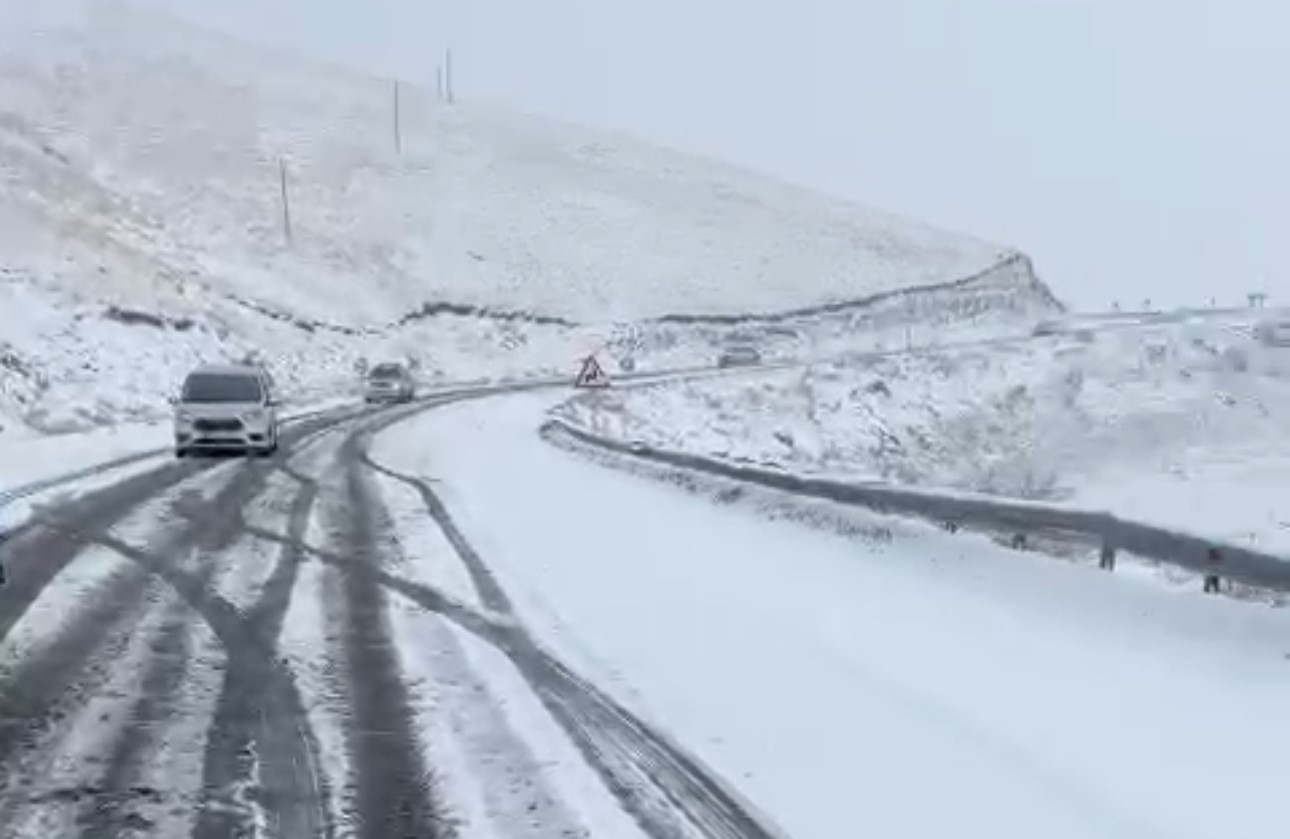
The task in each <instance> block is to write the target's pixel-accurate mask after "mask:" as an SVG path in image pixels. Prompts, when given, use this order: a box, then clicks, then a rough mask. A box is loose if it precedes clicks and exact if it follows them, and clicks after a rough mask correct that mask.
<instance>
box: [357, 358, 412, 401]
mask: <svg viewBox="0 0 1290 839" xmlns="http://www.w3.org/2000/svg"><path fill="white" fill-rule="evenodd" d="M416 395H417V387H416V382H414V381H413V379H412V374H411V373H410V372H408V369H407V368H406V367H404V366H403V365H402V364H378V365H376V366H375V367H373V368H372V369H371V371H370V372H369V373H368V374H367V383H366V385H365V386H364V388H363V401H364V402H366V403H368V404H369V405H371V404H375V403H379V402H411V401H412V400H413V399H415V398H416Z"/></svg>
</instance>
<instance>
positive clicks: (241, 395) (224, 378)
mask: <svg viewBox="0 0 1290 839" xmlns="http://www.w3.org/2000/svg"><path fill="white" fill-rule="evenodd" d="M263 395H264V391H263V389H262V388H261V387H260V381H259V379H257V378H255V377H254V376H247V375H239V374H236V373H194V374H193V375H191V376H189V377H188V381H187V382H185V383H184V401H185V402H259V401H260V400H261V398H262V397H263Z"/></svg>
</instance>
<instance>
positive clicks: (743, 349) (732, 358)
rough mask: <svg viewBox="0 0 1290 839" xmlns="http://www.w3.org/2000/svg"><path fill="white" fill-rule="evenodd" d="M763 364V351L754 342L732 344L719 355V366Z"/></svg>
mask: <svg viewBox="0 0 1290 839" xmlns="http://www.w3.org/2000/svg"><path fill="white" fill-rule="evenodd" d="M758 364H761V353H760V352H758V351H757V348H756V347H754V346H753V345H752V344H731V345H730V346H728V347H726V348H725V349H724V350H722V352H721V355H720V356H718V357H717V366H718V367H753V366H756V365H758Z"/></svg>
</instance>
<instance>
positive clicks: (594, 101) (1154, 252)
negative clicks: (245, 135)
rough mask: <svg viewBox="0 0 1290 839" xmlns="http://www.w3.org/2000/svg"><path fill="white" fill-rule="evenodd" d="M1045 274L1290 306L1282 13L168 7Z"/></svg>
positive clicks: (784, 1)
mask: <svg viewBox="0 0 1290 839" xmlns="http://www.w3.org/2000/svg"><path fill="white" fill-rule="evenodd" d="M150 1H151V2H152V3H154V4H155V5H158V6H163V7H168V8H170V9H173V10H178V11H181V12H182V13H183V14H184V15H185V16H187V17H189V18H190V19H193V20H196V21H201V22H206V23H211V24H215V25H217V26H219V27H220V28H223V29H226V30H230V31H233V32H235V33H237V34H241V35H245V36H248V37H250V38H253V39H257V40H260V41H267V42H269V43H272V44H274V45H279V46H286V47H288V48H290V49H292V50H293V51H296V52H301V53H312V54H314V55H317V56H320V57H324V58H328V59H332V60H336V61H340V62H343V63H347V64H351V65H354V66H357V67H360V68H362V69H365V70H367V71H370V72H373V73H376V74H380V75H393V76H399V77H402V78H405V79H413V80H418V81H422V82H424V83H426V84H428V85H431V86H432V85H433V83H434V77H435V69H436V65H437V62H438V58H439V55H440V54H441V50H442V49H443V47H445V46H447V45H451V46H452V47H453V49H454V51H455V56H456V65H457V68H456V69H457V78H458V84H457V87H458V90H459V92H460V94H461V95H463V96H465V97H470V98H475V99H485V100H489V101H493V102H505V103H510V104H513V105H515V106H517V107H519V108H522V109H524V110H529V111H536V112H541V113H546V114H550V115H553V116H557V117H561V118H565V119H571V120H575V121H578V122H583V123H587V124H591V125H596V126H602V127H606V128H611V129H615V130H621V131H626V132H628V133H631V134H635V135H637V136H640V137H642V138H644V139H649V140H654V141H658V142H662V143H665V144H667V145H671V146H675V147H678V148H683V149H687V150H692V151H697V152H701V153H705V154H710V155H716V156H720V157H723V158H725V159H727V160H730V161H733V162H736V163H740V164H745V165H748V166H751V167H753V168H756V169H760V170H762V171H765V172H768V173H772V174H774V175H777V176H780V177H783V178H786V179H788V180H792V181H796V182H799V183H802V184H806V185H808V186H813V187H817V188H820V189H823V190H827V191H829V192H833V193H836V194H839V195H842V196H844V197H847V198H851V199H854V200H856V201H859V202H861V203H864V204H868V205H871V206H876V207H880V208H883V209H887V210H892V211H895V212H899V213H903V214H905V215H909V216H912V217H915V218H919V219H922V220H925V221H928V222H931V223H934V224H937V225H940V226H943V227H948V228H951V229H954V230H960V231H963V232H968V233H972V234H975V235H978V236H981V237H983V238H987V239H990V240H993V241H997V242H1001V243H1004V244H1010V245H1015V246H1017V247H1020V248H1021V249H1023V250H1025V251H1027V252H1028V253H1030V254H1031V255H1032V256H1033V257H1034V258H1035V260H1036V263H1037V266H1038V268H1039V270H1040V273H1041V274H1042V275H1043V276H1044V278H1045V279H1047V280H1048V281H1049V282H1050V283H1051V284H1052V286H1053V287H1054V289H1055V290H1056V291H1057V292H1058V294H1059V295H1061V296H1062V297H1063V298H1064V299H1066V300H1068V301H1069V302H1071V303H1074V304H1076V305H1078V306H1080V307H1082V308H1089V307H1098V308H1101V307H1105V306H1107V305H1109V303H1110V302H1111V301H1112V300H1120V301H1123V302H1124V303H1126V304H1127V303H1129V302H1130V301H1133V302H1140V301H1141V300H1142V299H1144V298H1151V299H1152V300H1153V301H1156V302H1162V303H1188V302H1192V303H1202V302H1205V301H1207V300H1208V299H1209V298H1210V297H1211V296H1213V297H1217V298H1218V299H1220V300H1226V301H1237V300H1239V299H1241V298H1243V297H1244V294H1245V292H1246V291H1249V290H1252V289H1254V288H1256V287H1259V288H1262V289H1263V290H1265V291H1268V292H1270V293H1271V295H1272V297H1273V299H1274V301H1277V302H1280V303H1283V304H1284V303H1290V109H1288V108H1287V106H1286V102H1287V101H1288V100H1287V93H1286V89H1285V84H1286V81H1287V80H1288V79H1290V49H1286V46H1285V44H1286V42H1285V38H1286V37H1287V36H1286V33H1287V32H1290V3H1286V2H1284V0H1224V2H1218V0H970V2H969V0H898V1H893V0H631V1H630V2H629V0H454V2H448V0H363V2H355V0H150Z"/></svg>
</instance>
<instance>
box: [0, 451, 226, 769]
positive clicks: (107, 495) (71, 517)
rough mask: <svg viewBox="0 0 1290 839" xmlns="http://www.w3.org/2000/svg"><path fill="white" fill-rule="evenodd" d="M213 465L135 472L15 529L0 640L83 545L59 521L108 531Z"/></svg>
mask: <svg viewBox="0 0 1290 839" xmlns="http://www.w3.org/2000/svg"><path fill="white" fill-rule="evenodd" d="M210 468H211V466H210V465H207V464H191V465H190V464H171V465H170V466H167V467H162V468H160V469H157V470H156V471H154V472H145V473H142V474H139V475H135V476H133V477H130V478H127V479H126V480H124V481H122V482H121V483H119V484H115V485H113V486H111V487H107V488H105V489H102V490H98V491H96V492H93V493H89V494H87V495H85V496H83V497H82V498H79V499H77V500H75V501H72V502H70V503H68V504H66V505H64V506H62V507H61V508H59V509H57V510H55V511H52V512H49V513H44V514H38V515H37V517H36V519H35V520H34V521H33V522H32V523H31V524H30V525H28V526H27V527H26V528H24V530H23V532H22V533H21V534H20V533H18V532H14V533H11V534H10V538H8V539H7V540H5V541H3V542H0V562H3V563H4V566H5V572H6V577H7V584H6V585H5V586H3V587H0V642H3V641H4V639H5V638H6V637H8V634H9V630H10V629H12V628H13V625H14V624H16V623H17V622H18V620H19V619H20V618H21V617H22V616H23V615H24V614H25V613H26V611H27V609H28V608H29V607H30V606H31V604H32V603H34V602H35V601H36V598H37V597H39V596H40V593H41V592H42V591H44V589H45V587H46V586H47V585H49V583H50V582H51V581H52V580H53V579H54V577H56V576H58V574H59V573H60V572H61V571H62V570H63V569H64V568H66V567H67V566H68V565H69V564H70V563H71V561H72V560H73V559H75V558H76V556H77V554H79V553H80V552H81V550H82V549H84V547H85V545H84V543H83V542H82V541H81V540H79V539H78V538H76V537H74V536H69V535H68V534H66V533H62V532H60V530H59V525H60V522H63V521H73V522H78V523H80V526H81V529H84V530H90V531H101V530H107V529H108V528H110V527H112V526H113V525H115V524H116V523H117V522H119V521H121V520H122V519H124V518H125V517H126V516H128V515H129V514H130V513H132V512H134V511H135V510H136V509H137V508H139V507H140V506H142V505H143V504H144V503H145V502H147V501H148V500H149V499H150V498H152V497H154V496H157V495H160V494H161V493H163V492H165V491H166V490H168V489H170V488H171V487H173V486H175V485H177V484H179V483H181V482H182V481H184V480H186V479H188V478H192V477H194V476H195V475H197V474H200V473H201V472H204V471H206V470H208V469H210ZM0 759H2V757H0Z"/></svg>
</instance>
